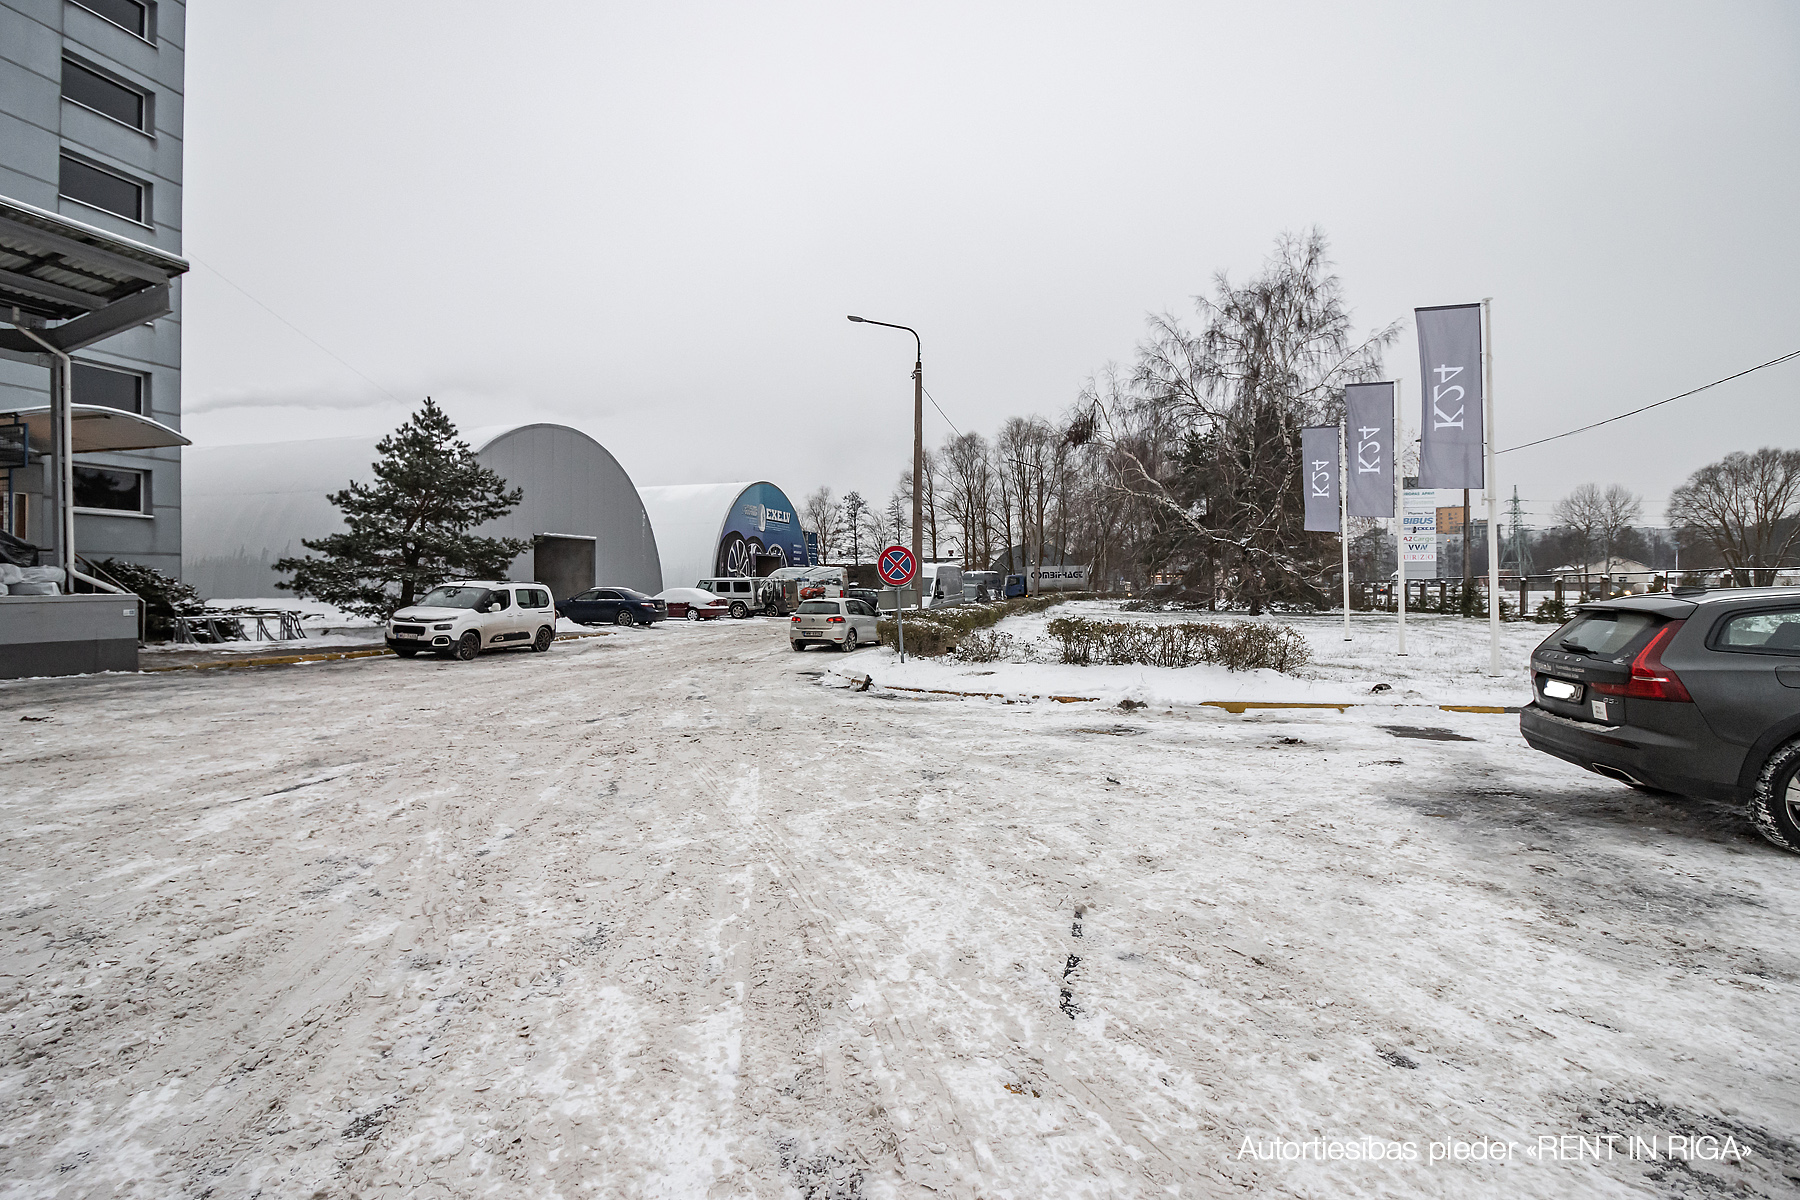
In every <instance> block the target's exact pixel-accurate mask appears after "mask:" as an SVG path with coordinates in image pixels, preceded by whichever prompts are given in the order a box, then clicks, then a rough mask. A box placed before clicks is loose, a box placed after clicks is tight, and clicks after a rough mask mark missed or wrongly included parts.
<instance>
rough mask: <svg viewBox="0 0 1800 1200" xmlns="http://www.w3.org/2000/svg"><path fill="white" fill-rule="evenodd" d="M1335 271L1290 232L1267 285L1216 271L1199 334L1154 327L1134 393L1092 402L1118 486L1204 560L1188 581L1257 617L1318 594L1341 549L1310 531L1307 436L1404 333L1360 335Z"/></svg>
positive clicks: (1202, 306)
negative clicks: (1203, 579)
mask: <svg viewBox="0 0 1800 1200" xmlns="http://www.w3.org/2000/svg"><path fill="white" fill-rule="evenodd" d="M1330 265H1331V264H1330V260H1329V258H1328V257H1327V252H1326V245H1325V237H1324V235H1323V234H1322V233H1321V232H1319V231H1318V230H1316V229H1315V230H1312V231H1310V232H1308V233H1306V234H1304V235H1295V234H1286V235H1283V236H1282V237H1281V238H1280V239H1279V240H1278V241H1277V244H1276V249H1275V253H1274V254H1273V255H1272V256H1271V257H1270V259H1269V260H1268V262H1267V263H1266V264H1265V265H1264V268H1263V271H1262V273H1261V274H1260V275H1258V276H1256V277H1255V278H1253V279H1251V280H1250V281H1249V282H1248V283H1246V284H1244V285H1242V286H1234V285H1233V284H1232V283H1231V281H1230V280H1229V279H1228V278H1227V277H1226V275H1225V274H1224V273H1223V272H1220V273H1219V274H1218V275H1217V276H1216V277H1215V279H1214V295H1213V297H1212V298H1210V299H1209V298H1207V297H1203V296H1201V297H1195V305H1196V308H1197V309H1198V312H1199V316H1200V319H1201V329H1200V331H1199V332H1198V333H1190V332H1189V331H1188V330H1187V329H1186V328H1185V327H1184V326H1183V325H1182V324H1181V323H1180V322H1179V321H1178V320H1176V318H1174V317H1173V316H1170V315H1167V314H1164V315H1162V316H1159V317H1155V318H1152V320H1151V323H1150V336H1149V338H1148V339H1147V340H1146V341H1145V342H1143V343H1142V344H1141V345H1140V346H1139V348H1138V361H1137V366H1136V370H1135V371H1134V372H1133V376H1132V386H1131V391H1130V393H1129V394H1128V395H1125V396H1121V397H1118V398H1116V399H1115V400H1114V401H1113V402H1110V403H1109V402H1108V401H1107V399H1105V398H1102V397H1101V396H1100V395H1098V394H1096V395H1095V401H1096V410H1095V435H1096V436H1097V437H1099V438H1101V439H1103V440H1104V441H1105V442H1106V443H1107V444H1109V445H1110V446H1112V447H1115V448H1117V449H1118V450H1120V451H1121V453H1122V456H1123V459H1124V461H1123V463H1122V464H1121V465H1122V470H1121V471H1120V474H1119V476H1118V477H1117V480H1116V483H1115V486H1119V487H1121V488H1124V489H1126V490H1128V491H1129V492H1131V493H1132V494H1134V495H1136V496H1139V497H1141V498H1142V499H1144V500H1145V501H1147V502H1149V503H1151V504H1154V505H1155V506H1156V507H1157V508H1158V509H1159V510H1160V516H1161V518H1162V520H1163V522H1164V528H1165V531H1167V532H1170V533H1178V534H1179V536H1178V537H1177V538H1176V539H1175V540H1176V541H1177V542H1178V544H1179V545H1180V546H1182V548H1184V549H1186V550H1188V551H1190V552H1191V557H1192V558H1194V559H1196V560H1202V561H1197V562H1195V563H1193V564H1192V566H1190V574H1191V573H1192V571H1193V570H1196V569H1204V570H1205V571H1206V572H1207V573H1209V574H1211V575H1212V576H1213V579H1212V582H1211V587H1212V589H1213V590H1215V591H1216V592H1218V593H1219V594H1221V595H1222V596H1223V597H1224V598H1226V599H1232V600H1240V601H1242V602H1244V603H1246V604H1247V605H1248V606H1249V607H1250V609H1251V611H1253V612H1256V611H1260V610H1261V608H1262V606H1263V604H1265V603H1266V602H1267V601H1268V600H1269V599H1271V598H1273V597H1274V596H1275V595H1277V594H1305V595H1307V596H1309V597H1310V598H1313V599H1318V598H1320V597H1321V596H1322V592H1321V591H1320V588H1319V584H1320V582H1321V581H1322V580H1323V578H1324V572H1325V571H1326V570H1327V569H1328V568H1329V562H1328V559H1329V557H1330V556H1329V554H1328V553H1327V551H1328V550H1330V549H1335V544H1334V545H1332V546H1329V547H1328V546H1327V545H1325V541H1327V540H1333V539H1320V538H1319V537H1318V536H1316V535H1307V534H1304V533H1303V532H1302V523H1303V518H1304V512H1303V505H1302V502H1301V496H1300V488H1299V442H1300V429H1301V427H1302V426H1305V425H1309V424H1327V423H1330V422H1332V421H1335V420H1336V419H1337V417H1338V414H1339V413H1340V411H1341V409H1342V403H1343V388H1344V385H1345V384H1347V383H1355V382H1360V381H1365V380H1371V379H1375V378H1378V377H1379V376H1380V374H1381V352H1382V350H1383V349H1384V348H1385V347H1386V346H1388V345H1390V344H1392V342H1393V341H1394V339H1395V338H1396V337H1397V336H1398V334H1399V325H1398V323H1397V322H1396V323H1392V324H1389V325H1387V326H1385V327H1383V328H1381V329H1377V330H1375V331H1373V332H1371V333H1369V334H1367V335H1361V336H1359V335H1357V334H1356V333H1355V332H1354V330H1353V327H1352V324H1351V320H1350V313H1349V308H1348V305H1347V304H1346V303H1345V301H1344V296H1343V289H1342V286H1341V284H1340V283H1339V281H1338V278H1337V276H1335V275H1333V274H1331V273H1330ZM1146 410H1148V411H1146ZM1146 434H1148V437H1146ZM1296 598H1297V596H1296Z"/></svg>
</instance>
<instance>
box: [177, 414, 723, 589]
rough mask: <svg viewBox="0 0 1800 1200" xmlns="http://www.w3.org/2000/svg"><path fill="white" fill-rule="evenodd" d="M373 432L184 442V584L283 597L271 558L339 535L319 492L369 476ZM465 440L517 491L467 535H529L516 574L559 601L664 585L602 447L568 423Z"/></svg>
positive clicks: (639, 514) (641, 524)
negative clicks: (507, 505) (513, 501)
mask: <svg viewBox="0 0 1800 1200" xmlns="http://www.w3.org/2000/svg"><path fill="white" fill-rule="evenodd" d="M382 436H384V435H379V434H378V435H373V436H369V437H346V438H322V439H319V440H315V441H304V442H272V443H266V444H261V445H243V446H194V447H190V448H189V449H188V450H187V451H186V452H185V453H184V454H183V455H182V500H183V509H182V523H183V526H184V528H183V530H182V555H181V560H182V577H183V579H184V580H185V581H186V582H188V583H191V584H193V585H194V586H195V587H197V588H199V589H200V594H201V595H203V596H207V597H224V598H232V599H250V598H261V597H269V596H275V597H279V596H281V595H283V594H284V593H282V592H281V591H279V590H277V589H276V587H275V584H276V582H277V581H278V580H280V579H282V578H283V576H280V575H278V574H277V573H276V572H275V570H274V563H275V561H276V560H277V559H280V558H287V557H290V556H299V555H303V554H306V553H307V550H306V548H305V547H304V546H302V545H301V544H300V540H301V539H302V538H319V537H323V536H325V535H327V534H331V533H337V532H340V531H342V530H343V528H344V524H343V519H342V518H341V517H340V516H339V514H338V510H337V509H336V508H334V507H333V506H332V504H331V501H330V500H328V499H326V497H327V496H328V495H329V494H331V493H332V492H336V491H338V490H340V489H342V488H343V487H344V486H345V485H346V484H348V483H349V482H350V481H351V480H357V481H359V482H364V483H368V482H372V481H373V479H374V472H373V470H372V469H371V467H372V465H373V464H374V463H375V461H376V460H377V459H378V458H380V454H379V453H378V452H377V451H376V449H375V444H376V443H377V442H378V441H380V440H381V437H382ZM462 437H463V440H464V441H466V442H468V443H469V445H470V446H472V447H473V448H474V450H475V457H476V458H477V459H478V460H480V462H481V465H482V466H484V467H488V468H491V469H492V470H493V471H494V472H495V473H497V474H498V475H499V476H500V478H502V479H504V480H506V482H507V486H508V487H517V488H522V489H524V492H525V498H524V500H523V501H522V502H521V503H520V504H519V506H518V507H517V508H515V509H513V510H512V512H510V513H508V514H507V515H506V516H504V517H502V518H500V519H499V520H497V521H492V522H489V523H488V524H486V525H483V526H480V527H479V528H478V529H477V530H476V532H477V533H480V534H482V535H484V536H488V537H517V538H537V539H538V544H537V546H536V548H535V549H532V550H527V551H526V552H525V553H524V554H522V555H520V556H519V558H518V559H517V560H515V561H514V563H513V565H512V569H511V571H510V572H509V574H510V575H511V576H512V577H513V578H516V579H529V580H535V581H537V582H540V583H544V584H547V585H549V587H550V590H551V591H552V592H554V593H555V594H556V596H557V598H558V599H562V598H564V597H567V596H571V595H573V594H575V593H576V592H580V591H584V590H586V589H587V588H590V587H593V586H595V585H596V584H600V583H606V584H613V585H617V586H623V587H631V588H636V589H638V590H639V591H642V592H647V593H650V594H652V595H654V594H655V593H657V592H660V591H661V590H662V588H663V577H662V571H661V568H660V566H659V564H658V559H657V545H656V535H655V534H654V533H653V532H652V530H651V524H650V519H649V517H648V516H647V515H646V513H645V511H644V504H643V502H642V501H641V500H639V499H638V490H637V488H636V486H635V485H633V484H632V482H631V477H630V476H629V475H627V474H626V473H625V469H624V468H623V467H621V466H620V465H619V463H618V460H617V459H615V458H614V457H613V456H612V455H611V454H610V453H608V452H607V450H606V447H604V446H602V445H601V444H600V443H599V442H596V441H595V440H594V439H593V438H591V437H589V436H588V435H587V434H585V433H583V432H581V431H580V430H579V429H571V428H569V427H568V426H566V425H550V424H535V425H502V426H494V427H489V428H481V429H469V430H465V431H464V432H463V434H462ZM690 582H691V581H690Z"/></svg>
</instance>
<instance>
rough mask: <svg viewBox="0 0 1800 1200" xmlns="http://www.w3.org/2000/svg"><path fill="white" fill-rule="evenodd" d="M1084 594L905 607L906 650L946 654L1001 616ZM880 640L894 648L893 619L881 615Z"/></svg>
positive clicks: (896, 640) (934, 655)
mask: <svg viewBox="0 0 1800 1200" xmlns="http://www.w3.org/2000/svg"><path fill="white" fill-rule="evenodd" d="M1086 598H1087V593H1085V592H1067V593H1059V594H1056V595H1050V596H1029V597H1025V598H1022V599H1018V600H1008V601H1006V602H1004V603H1002V604H959V605H956V606H954V607H951V608H932V609H926V610H925V611H924V612H921V613H918V615H916V616H915V615H914V610H913V609H910V608H909V609H907V610H906V652H907V653H908V654H917V655H920V656H921V657H924V658H937V657H939V656H940V655H945V654H949V653H950V652H951V651H953V650H955V649H956V648H957V647H958V646H960V645H961V644H962V642H963V640H964V639H965V638H967V637H968V636H969V635H970V634H972V633H974V632H976V631H977V630H981V629H988V628H990V627H992V626H994V625H996V624H998V623H999V622H1000V620H1001V619H1002V618H1005V617H1011V616H1016V615H1018V614H1020V613H1034V612H1043V611H1044V610H1045V609H1046V608H1049V607H1051V606H1052V605H1056V604H1061V603H1062V602H1063V601H1064V600H1082V599H1086ZM876 628H877V630H878V636H879V637H880V638H881V644H882V645H884V646H886V647H888V648H889V649H897V648H898V647H899V644H900V639H899V636H898V634H897V632H896V631H895V628H894V622H893V621H892V620H891V619H890V618H888V617H883V618H882V619H881V623H880V624H879V625H878V626H877V627H876ZM969 661H971V662H976V661H979V662H993V661H994V660H993V659H979V660H977V659H971V660H969Z"/></svg>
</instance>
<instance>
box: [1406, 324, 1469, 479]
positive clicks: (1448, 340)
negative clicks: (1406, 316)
mask: <svg viewBox="0 0 1800 1200" xmlns="http://www.w3.org/2000/svg"><path fill="white" fill-rule="evenodd" d="M1413 321H1414V323H1415V324H1416V325H1417V326H1418V330H1419V391H1420V393H1421V394H1422V397H1423V402H1422V404H1421V409H1422V415H1421V417H1420V421H1419V486H1420V487H1422V488H1478V487H1481V486H1482V485H1483V484H1484V483H1485V482H1486V480H1485V479H1484V478H1483V477H1482V458H1481V456H1482V442H1481V399H1482V397H1481V305H1479V304H1451V305H1447V306H1445V307H1443V308H1416V309H1414V310H1413Z"/></svg>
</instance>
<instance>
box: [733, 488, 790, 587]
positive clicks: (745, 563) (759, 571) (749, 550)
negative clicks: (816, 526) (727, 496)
mask: <svg viewBox="0 0 1800 1200" xmlns="http://www.w3.org/2000/svg"><path fill="white" fill-rule="evenodd" d="M809 565H811V564H810V562H809V556H808V555H807V552H806V533H805V531H804V530H802V529H801V528H800V516H799V514H798V513H797V512H795V510H794V504H793V501H791V500H789V499H788V498H787V495H786V494H785V493H784V492H783V491H782V490H781V489H780V488H778V487H776V486H775V485H774V484H772V483H755V484H751V485H750V486H749V487H747V488H745V489H744V491H743V492H742V493H741V494H740V495H739V496H738V498H737V503H736V504H734V505H732V508H731V512H730V513H728V514H727V515H726V517H725V527H724V531H723V532H722V533H721V534H720V536H719V549H718V554H717V557H716V559H715V561H714V564H713V570H714V573H715V574H719V575H758V576H760V575H767V574H768V573H769V572H770V571H776V570H780V569H781V568H782V567H804V566H809Z"/></svg>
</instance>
